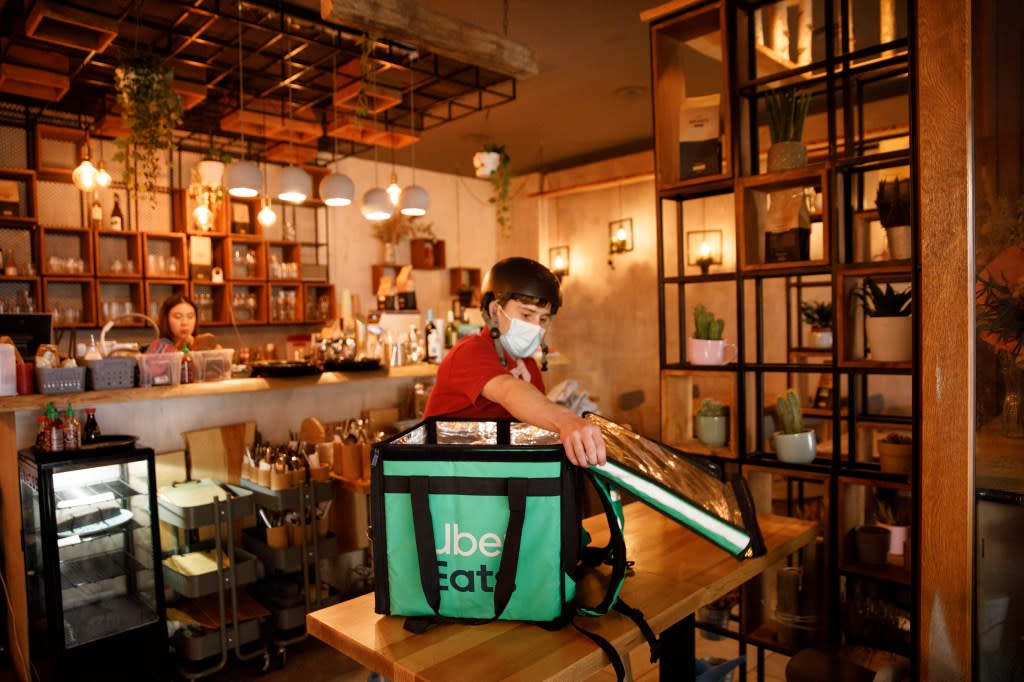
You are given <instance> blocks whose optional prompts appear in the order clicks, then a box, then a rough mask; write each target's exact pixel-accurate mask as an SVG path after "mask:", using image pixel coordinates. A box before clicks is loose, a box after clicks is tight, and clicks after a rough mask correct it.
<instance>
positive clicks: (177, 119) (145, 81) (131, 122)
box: [114, 54, 184, 202]
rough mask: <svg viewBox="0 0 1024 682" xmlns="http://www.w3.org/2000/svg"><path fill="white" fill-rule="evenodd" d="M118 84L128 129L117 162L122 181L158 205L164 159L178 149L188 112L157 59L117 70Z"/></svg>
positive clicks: (136, 60) (137, 59)
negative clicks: (177, 136) (177, 137)
mask: <svg viewBox="0 0 1024 682" xmlns="http://www.w3.org/2000/svg"><path fill="white" fill-rule="evenodd" d="M114 84H115V86H116V87H117V102H118V104H119V105H120V106H121V109H122V110H123V112H124V124H125V127H126V128H127V129H128V134H127V135H126V136H125V137H121V138H118V139H117V146H118V152H117V154H116V155H115V156H114V158H115V159H116V160H118V161H121V162H122V163H123V164H124V171H123V175H122V180H123V181H124V184H125V186H126V187H127V188H128V191H129V192H130V193H132V194H133V195H135V194H141V195H142V196H144V197H149V198H150V199H152V200H154V202H155V195H154V193H153V190H154V189H155V187H156V181H157V177H158V174H159V172H160V168H161V156H162V155H166V154H167V153H168V152H171V151H174V150H175V149H176V148H177V146H176V145H175V142H174V129H175V128H176V127H177V126H178V125H179V124H180V123H181V120H182V115H183V112H184V108H183V106H182V102H181V97H180V96H179V95H178V93H176V92H175V91H174V87H173V84H174V72H173V70H172V69H170V68H168V67H166V66H164V65H163V64H162V63H161V61H160V60H159V59H158V58H157V57H156V55H152V54H142V55H136V56H133V57H131V58H129V59H128V60H127V61H125V62H124V63H123V64H121V66H119V67H117V69H115V70H114Z"/></svg>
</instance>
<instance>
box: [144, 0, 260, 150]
mask: <svg viewBox="0 0 1024 682" xmlns="http://www.w3.org/2000/svg"><path fill="white" fill-rule="evenodd" d="M139 4H140V5H141V4H142V3H139ZM244 75H245V70H244V69H243V68H242V3H241V2H239V3H238V123H239V125H238V129H239V132H240V133H241V139H242V160H243V161H245V151H246V146H245V121H244V120H242V119H244V118H245V94H244V89H245V86H244V84H243V78H244Z"/></svg>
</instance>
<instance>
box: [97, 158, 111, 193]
mask: <svg viewBox="0 0 1024 682" xmlns="http://www.w3.org/2000/svg"><path fill="white" fill-rule="evenodd" d="M112 181H113V178H111V177H110V173H108V172H107V167H106V166H105V165H104V164H103V162H102V161H100V167H99V170H98V171H97V172H96V184H97V185H98V186H99V187H103V188H107V187H110V183H111V182H112Z"/></svg>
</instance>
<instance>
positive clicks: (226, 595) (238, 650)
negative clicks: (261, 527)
mask: <svg viewBox="0 0 1024 682" xmlns="http://www.w3.org/2000/svg"><path fill="white" fill-rule="evenodd" d="M157 500H158V504H159V510H160V520H161V521H166V522H167V523H169V524H170V525H172V526H174V528H175V545H176V546H175V548H174V549H173V550H170V551H166V550H165V552H164V562H163V568H164V570H163V574H164V580H165V582H166V583H167V585H168V587H170V588H172V589H173V590H174V591H175V592H176V593H177V594H179V595H180V596H181V597H183V598H185V599H183V601H182V604H181V610H182V611H187V612H188V613H189V615H190V616H191V617H193V618H194V619H195V620H197V621H200V622H203V621H205V623H206V624H205V625H204V626H202V627H200V628H198V629H196V628H194V627H186V628H182V629H179V630H178V631H177V632H175V634H174V635H173V636H172V637H171V646H172V648H173V649H174V651H175V653H176V654H177V655H178V656H179V658H181V659H182V665H181V666H179V668H180V669H179V672H180V674H181V675H182V676H183V677H185V678H187V679H197V678H200V677H205V676H207V675H212V674H213V673H216V672H218V671H220V670H221V669H223V668H224V666H225V665H226V664H227V662H228V654H229V653H230V652H232V651H233V652H234V654H235V658H237V659H238V660H239V661H245V660H250V659H254V658H258V657H262V659H263V660H262V668H261V669H262V670H263V671H266V670H268V669H269V667H270V654H269V653H268V651H267V647H266V645H265V644H264V643H263V641H262V632H261V620H262V616H265V615H266V613H267V612H266V611H265V610H264V609H262V607H258V604H255V602H254V600H252V598H251V597H249V595H248V594H247V593H246V592H244V591H242V592H240V591H239V590H238V588H239V586H242V585H246V584H249V583H251V582H253V581H254V580H256V579H257V578H258V562H257V561H256V558H255V557H254V556H253V555H252V554H250V553H249V552H246V551H245V550H243V549H241V548H238V547H236V546H235V541H234V521H235V519H239V520H241V519H243V518H245V517H251V516H252V515H253V513H254V503H253V495H252V493H250V492H249V491H248V490H245V489H243V488H240V487H238V486H234V485H229V484H226V483H218V482H216V481H213V480H210V479H203V480H201V481H186V482H184V483H176V484H174V485H169V486H164V487H163V488H160V490H159V491H158V495H157ZM179 529H181V530H184V531H185V532H186V535H187V539H186V542H185V543H184V544H182V543H181V542H180V538H179ZM200 529H212V534H213V537H212V538H207V539H205V540H200V539H199V536H200ZM206 532H207V533H208V532H209V531H206ZM213 602H215V604H214V603H213ZM243 602H244V603H243ZM252 605H255V606H257V607H258V608H257V609H255V610H254V609H253V608H252ZM243 610H245V611H246V612H247V616H243V615H242V611H243ZM211 611H212V612H211ZM254 611H255V612H254ZM243 647H245V648H244V649H243ZM211 661H212V662H211ZM207 662H209V664H207Z"/></svg>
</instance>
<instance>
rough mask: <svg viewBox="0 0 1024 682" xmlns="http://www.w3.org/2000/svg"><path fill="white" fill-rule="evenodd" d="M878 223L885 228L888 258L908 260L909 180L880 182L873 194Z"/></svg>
mask: <svg viewBox="0 0 1024 682" xmlns="http://www.w3.org/2000/svg"><path fill="white" fill-rule="evenodd" d="M875 208H877V209H878V221H879V222H880V223H882V227H884V228H885V238H886V241H888V242H889V257H890V258H896V259H902V258H910V209H911V198H910V179H909V178H892V179H889V180H880V181H879V182H878V190H877V192H876V193H875Z"/></svg>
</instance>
